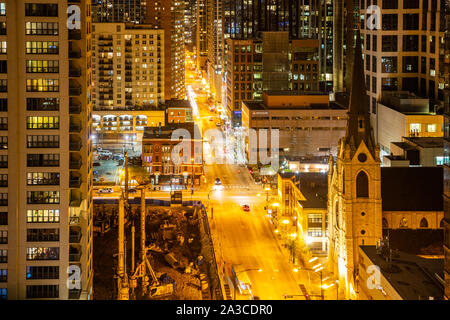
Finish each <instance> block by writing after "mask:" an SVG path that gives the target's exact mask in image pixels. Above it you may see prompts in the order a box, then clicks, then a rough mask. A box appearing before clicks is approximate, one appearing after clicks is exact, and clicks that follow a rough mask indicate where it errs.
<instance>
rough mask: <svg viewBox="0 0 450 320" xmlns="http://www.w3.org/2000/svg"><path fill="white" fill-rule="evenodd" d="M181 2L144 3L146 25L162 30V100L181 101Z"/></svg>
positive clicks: (183, 74) (155, 1)
mask: <svg viewBox="0 0 450 320" xmlns="http://www.w3.org/2000/svg"><path fill="white" fill-rule="evenodd" d="M184 4H185V3H184V1H182V0H147V7H146V12H147V14H146V16H147V18H146V23H147V24H150V25H151V26H152V27H153V28H159V29H162V30H164V77H165V78H164V98H165V99H166V100H167V99H169V100H170V99H184V98H185V96H186V89H185V72H184V57H185V44H184Z"/></svg>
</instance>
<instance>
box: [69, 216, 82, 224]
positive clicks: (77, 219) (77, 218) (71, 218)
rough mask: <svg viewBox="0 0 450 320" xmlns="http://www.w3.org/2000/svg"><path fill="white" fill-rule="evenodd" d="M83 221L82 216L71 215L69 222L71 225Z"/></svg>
mask: <svg viewBox="0 0 450 320" xmlns="http://www.w3.org/2000/svg"><path fill="white" fill-rule="evenodd" d="M80 223H81V218H80V217H69V224H70V225H71V226H77V225H79V224H80Z"/></svg>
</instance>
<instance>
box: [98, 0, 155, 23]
mask: <svg viewBox="0 0 450 320" xmlns="http://www.w3.org/2000/svg"><path fill="white" fill-rule="evenodd" d="M146 5H147V1H146V0H92V18H93V22H132V23H143V22H144V20H145V11H146V10H145V8H146Z"/></svg>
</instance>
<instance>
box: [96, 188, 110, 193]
mask: <svg viewBox="0 0 450 320" xmlns="http://www.w3.org/2000/svg"><path fill="white" fill-rule="evenodd" d="M97 192H98V193H113V192H114V190H113V188H103V189H99V190H98V191H97Z"/></svg>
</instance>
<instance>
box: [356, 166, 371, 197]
mask: <svg viewBox="0 0 450 320" xmlns="http://www.w3.org/2000/svg"><path fill="white" fill-rule="evenodd" d="M368 196H369V178H367V174H366V173H365V172H364V171H360V172H359V173H358V176H357V177H356V197H357V198H367V197H368Z"/></svg>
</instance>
